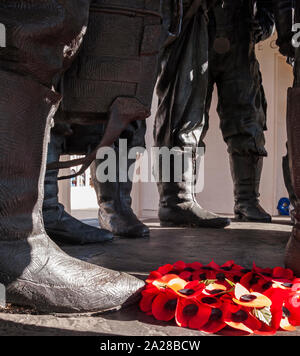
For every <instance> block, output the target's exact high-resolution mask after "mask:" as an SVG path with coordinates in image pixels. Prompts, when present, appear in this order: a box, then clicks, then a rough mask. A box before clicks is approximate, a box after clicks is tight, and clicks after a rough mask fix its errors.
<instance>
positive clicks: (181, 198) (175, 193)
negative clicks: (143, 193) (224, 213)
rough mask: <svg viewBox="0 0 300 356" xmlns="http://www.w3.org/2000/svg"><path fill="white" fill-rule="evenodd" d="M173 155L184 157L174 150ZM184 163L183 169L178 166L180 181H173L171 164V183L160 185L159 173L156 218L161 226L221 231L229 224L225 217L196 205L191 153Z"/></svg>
mask: <svg viewBox="0 0 300 356" xmlns="http://www.w3.org/2000/svg"><path fill="white" fill-rule="evenodd" d="M173 153H174V156H181V157H183V151H182V150H177V151H176V150H174V149H173ZM181 162H183V160H182V161H181ZM186 163H187V164H186V167H185V168H183V167H180V172H178V173H179V175H180V176H181V177H180V178H181V180H182V181H181V182H175V179H174V176H173V174H174V172H175V171H174V161H173V162H171V164H170V182H163V181H162V179H161V172H160V173H159V174H160V176H159V178H158V183H157V187H158V191H159V195H160V205H159V212H158V216H159V219H160V223H161V226H186V227H207V228H224V227H226V226H228V225H230V220H229V219H228V218H223V217H220V216H218V215H216V214H214V213H211V212H210V211H207V210H205V209H204V208H202V207H201V206H200V205H199V204H198V202H197V200H196V195H195V179H196V171H197V168H196V158H195V154H194V153H192V154H191V155H190V157H187V158H186ZM160 166H161V164H160ZM176 180H177V179H176Z"/></svg>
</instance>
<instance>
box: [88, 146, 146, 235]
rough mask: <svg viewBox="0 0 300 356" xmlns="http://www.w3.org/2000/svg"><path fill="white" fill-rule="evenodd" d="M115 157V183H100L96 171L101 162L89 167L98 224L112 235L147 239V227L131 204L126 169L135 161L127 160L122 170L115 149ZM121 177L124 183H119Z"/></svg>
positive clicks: (129, 182) (129, 180) (118, 155)
mask: <svg viewBox="0 0 300 356" xmlns="http://www.w3.org/2000/svg"><path fill="white" fill-rule="evenodd" d="M115 152H116V157H117V161H116V163H117V169H116V173H117V174H116V181H115V182H113V181H111V182H109V181H106V182H100V181H99V178H100V179H101V177H99V175H98V173H97V169H98V167H99V165H100V164H101V160H96V161H95V162H94V163H93V164H92V166H91V172H92V177H93V184H94V188H95V191H96V194H97V199H98V204H99V212H98V219H99V224H100V226H102V227H103V228H105V229H107V230H109V231H111V232H112V233H113V234H114V235H117V236H123V237H129V238H140V237H148V236H149V234H150V231H149V228H148V226H146V225H145V224H143V223H142V222H141V221H140V220H139V219H138V218H137V216H136V215H135V214H134V212H133V210H132V208H131V204H132V199H131V190H132V181H131V178H132V177H129V176H128V168H129V167H130V166H132V165H134V164H135V159H128V158H127V157H126V158H125V159H126V162H127V167H126V168H124V169H122V167H119V157H120V154H121V153H120V152H119V150H118V148H117V147H115ZM121 175H122V176H123V177H125V178H126V179H125V180H126V181H125V182H124V181H123V182H121V181H120V177H121Z"/></svg>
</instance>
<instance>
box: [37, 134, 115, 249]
mask: <svg viewBox="0 0 300 356" xmlns="http://www.w3.org/2000/svg"><path fill="white" fill-rule="evenodd" d="M63 141H64V138H63V136H60V135H58V134H55V133H52V134H51V139H50V143H49V146H48V156H47V163H51V162H56V161H59V158H60V155H61V154H62V153H63V149H62V146H63ZM57 179H58V170H57V169H56V170H50V171H46V176H45V185H44V203H43V218H44V224H45V229H46V232H47V234H48V236H49V237H50V238H51V239H52V240H53V241H56V242H63V243H68V244H75V245H76V244H77V245H84V244H88V243H99V242H105V241H111V240H112V239H113V234H112V233H111V232H109V231H107V230H104V229H99V228H97V227H93V226H90V225H87V224H84V223H83V222H81V221H79V220H77V219H75V218H74V217H73V216H71V215H70V214H68V213H67V212H66V211H65V208H64V206H63V205H62V204H60V203H59V201H58V181H57Z"/></svg>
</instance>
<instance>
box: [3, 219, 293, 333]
mask: <svg viewBox="0 0 300 356" xmlns="http://www.w3.org/2000/svg"><path fill="white" fill-rule="evenodd" d="M84 221H85V222H86V223H89V224H91V225H94V226H97V220H95V219H85V220H84ZM146 223H147V224H148V226H149V227H150V229H151V237H150V238H148V239H128V238H126V239H125V238H115V240H114V241H113V242H110V243H105V244H95V245H88V246H70V245H63V246H61V247H62V248H63V250H64V251H65V252H67V253H68V254H70V255H72V256H74V257H76V258H79V259H82V260H85V261H88V262H90V263H93V264H96V265H101V266H103V267H106V268H111V269H115V270H120V271H124V272H128V273H131V274H134V275H136V276H137V277H139V278H141V279H145V278H146V277H147V275H148V273H149V272H150V271H152V270H155V269H157V268H158V267H159V266H161V265H163V264H166V263H174V262H176V261H178V260H183V261H185V262H194V261H199V262H202V263H209V262H210V261H211V260H214V261H215V262H216V263H218V264H223V263H224V262H226V261H227V260H234V261H235V262H236V263H238V264H240V265H242V266H244V267H245V268H250V267H251V266H252V264H253V262H255V263H256V265H257V266H260V267H275V266H283V256H284V250H285V246H286V243H287V241H288V238H289V235H290V232H291V229H292V227H291V225H290V223H289V220H288V219H285V218H277V219H274V221H273V223H272V224H258V223H239V222H233V223H232V224H231V226H229V227H227V228H225V229H221V230H219V229H187V228H162V227H160V226H159V223H158V222H157V221H156V220H148V221H146ZM0 335H68V336H72V335H75V336H79V335H82V336H85V335H86V336H89V335H98V336H108V335H126V336H128V335H130V336H198V335H204V334H202V333H200V332H198V331H194V330H188V329H183V328H179V327H177V326H175V324H174V323H173V322H171V323H161V322H157V321H156V320H154V319H153V318H152V317H150V316H146V315H144V314H143V313H141V312H140V311H139V310H138V307H137V306H132V307H130V308H127V309H125V310H120V311H117V312H114V313H106V314H102V315H96V316H92V317H82V316H69V317H60V316H53V315H31V314H29V313H26V311H25V312H22V313H21V312H20V311H19V310H14V309H12V310H11V311H10V312H9V313H3V312H2V313H0ZM278 335H286V336H287V335H290V334H289V333H287V332H279V333H278ZM291 335H295V336H296V335H297V336H300V329H299V330H297V331H296V332H294V333H292V334H291Z"/></svg>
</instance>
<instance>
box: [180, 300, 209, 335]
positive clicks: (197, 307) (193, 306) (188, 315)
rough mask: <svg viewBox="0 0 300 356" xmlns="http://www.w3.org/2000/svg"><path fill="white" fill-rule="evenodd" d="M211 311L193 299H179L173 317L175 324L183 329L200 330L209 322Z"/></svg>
mask: <svg viewBox="0 0 300 356" xmlns="http://www.w3.org/2000/svg"><path fill="white" fill-rule="evenodd" d="M211 309H212V308H210V307H209V306H207V305H204V304H202V303H199V302H198V301H197V300H195V299H185V298H179V300H178V304H177V309H176V315H175V318H176V323H177V325H179V326H181V327H184V328H190V329H197V330H201V328H202V327H203V325H205V324H206V323H207V322H208V320H209V317H210V314H211Z"/></svg>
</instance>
